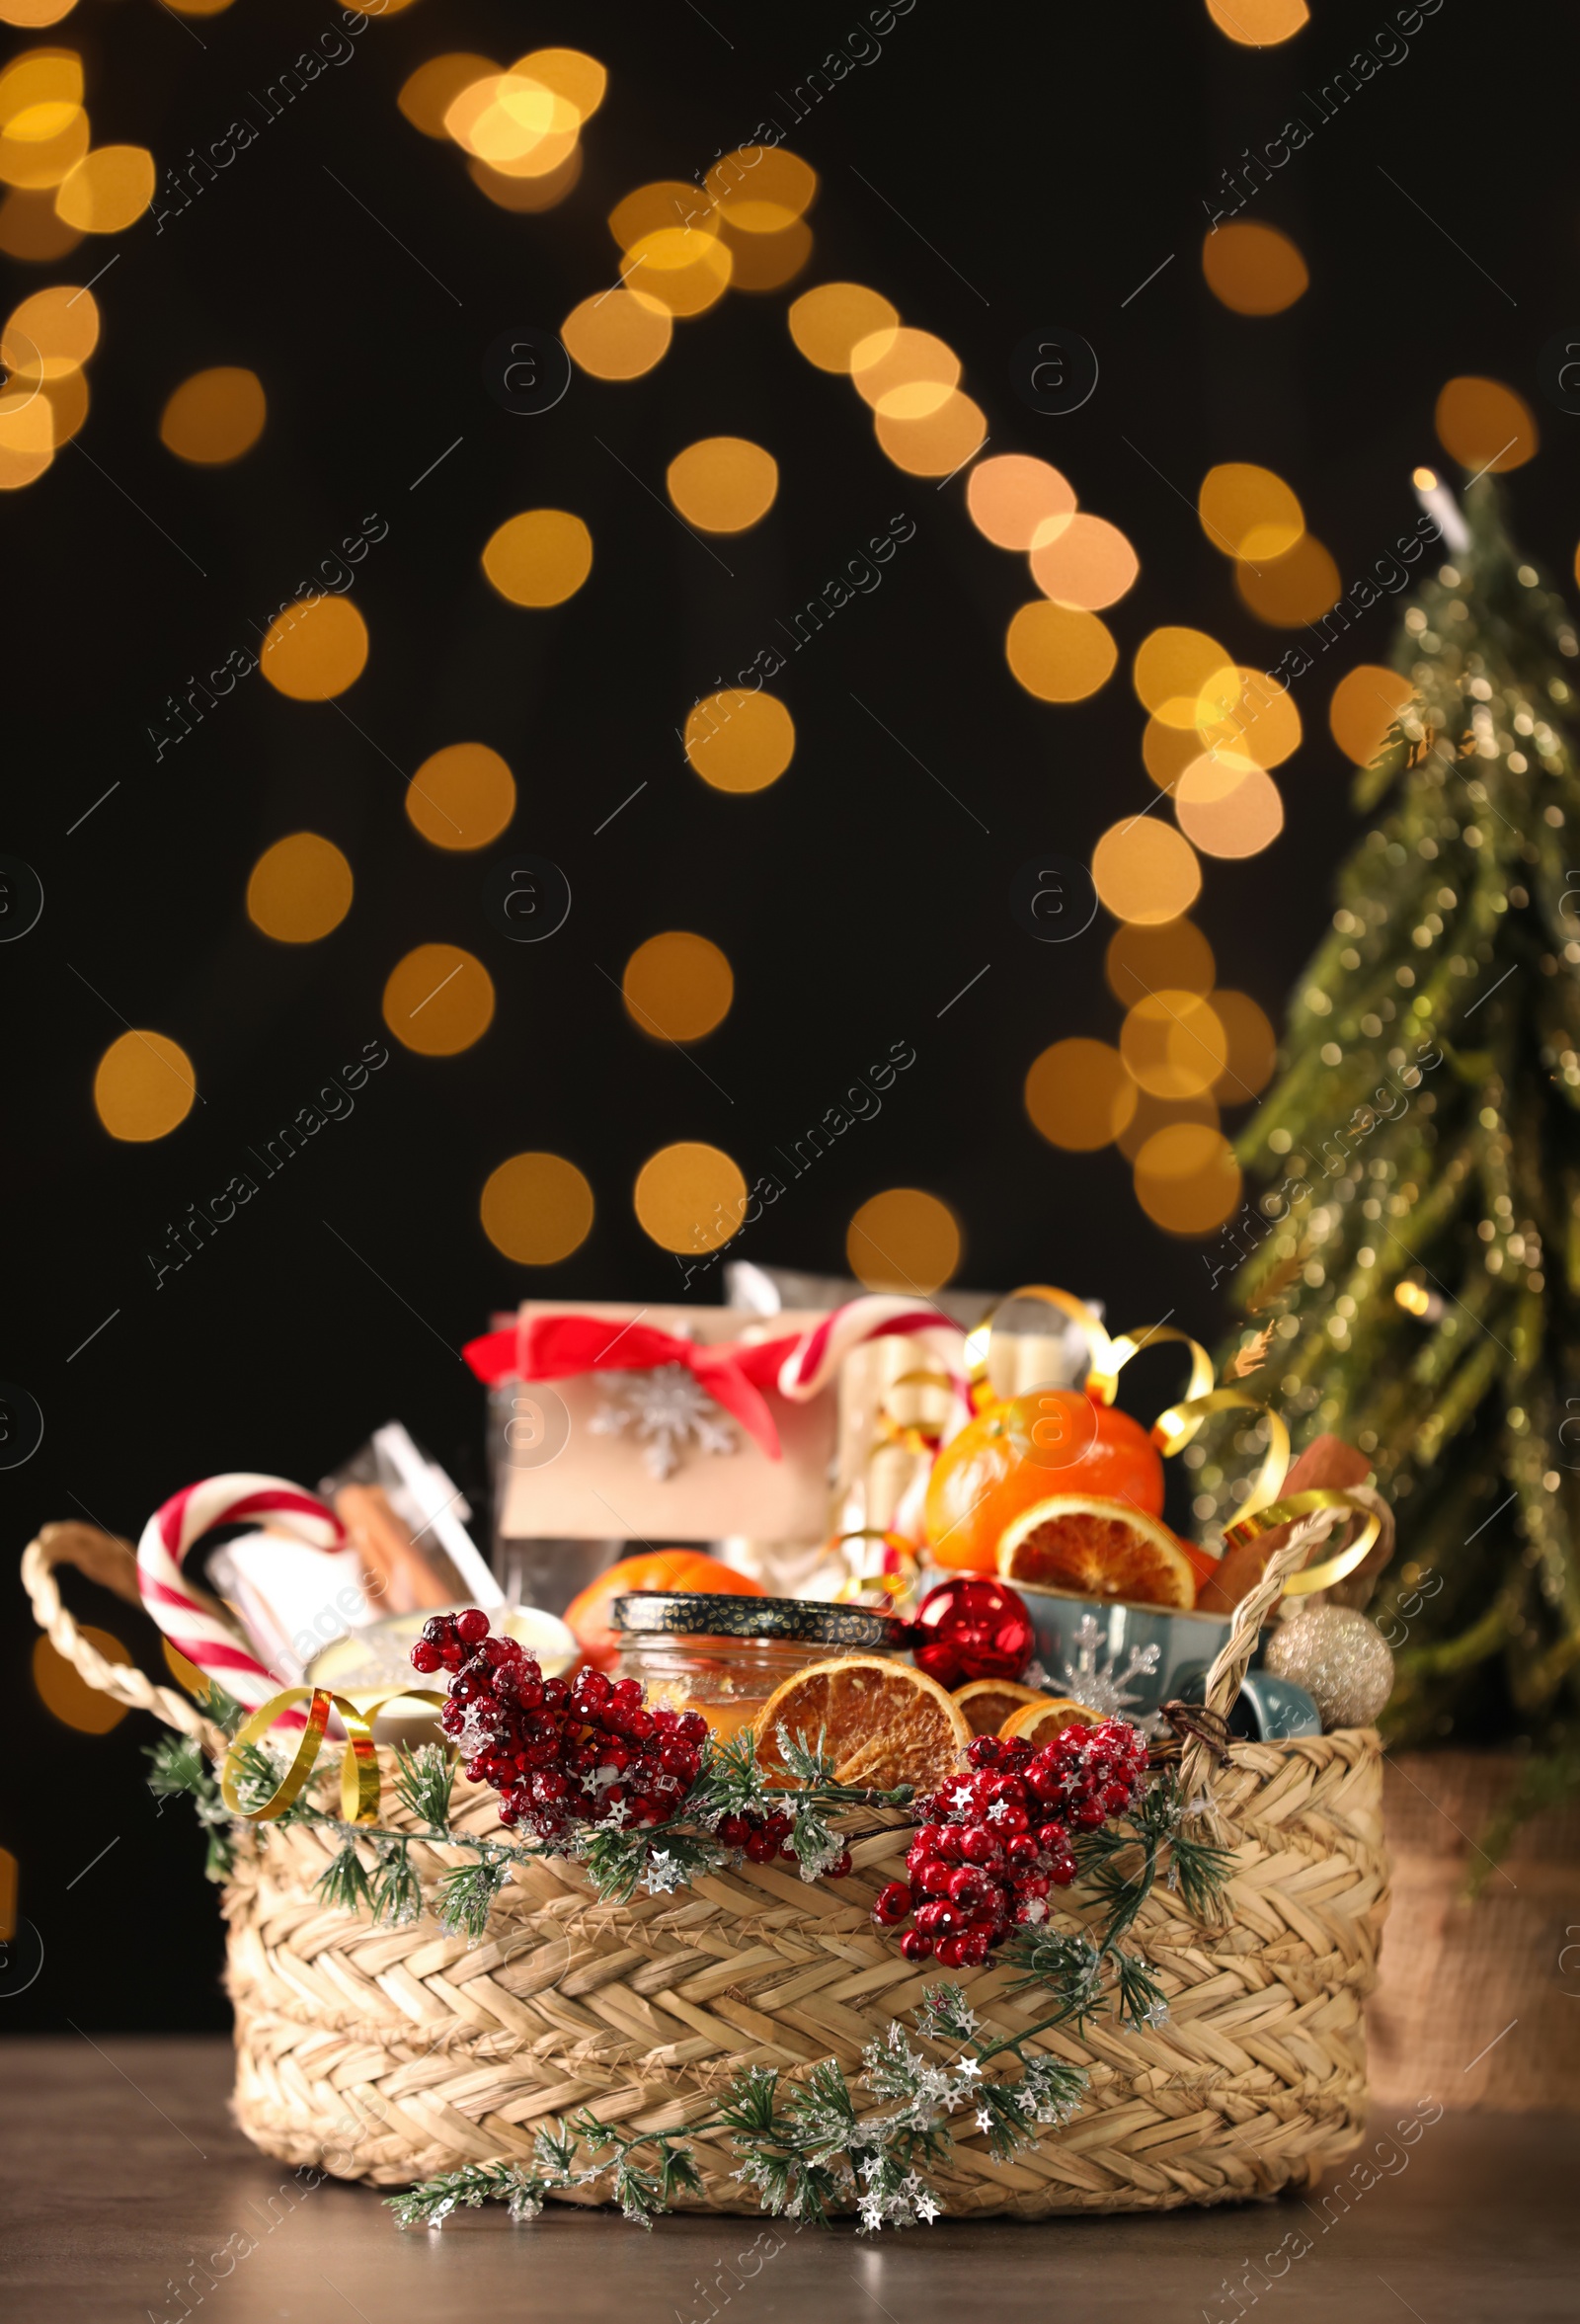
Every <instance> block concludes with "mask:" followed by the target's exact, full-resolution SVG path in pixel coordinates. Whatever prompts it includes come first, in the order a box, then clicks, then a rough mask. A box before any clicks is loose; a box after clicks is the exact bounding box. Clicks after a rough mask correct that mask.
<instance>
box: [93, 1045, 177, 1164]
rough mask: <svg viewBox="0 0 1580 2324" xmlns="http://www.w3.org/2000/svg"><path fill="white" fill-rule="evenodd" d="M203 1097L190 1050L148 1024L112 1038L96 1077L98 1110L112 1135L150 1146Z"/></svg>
mask: <svg viewBox="0 0 1580 2324" xmlns="http://www.w3.org/2000/svg"><path fill="white" fill-rule="evenodd" d="M93 1102H94V1109H95V1111H96V1112H97V1114H98V1116H99V1119H100V1120H101V1122H103V1124H104V1126H105V1128H106V1129H107V1130H108V1131H109V1132H110V1135H111V1137H112V1138H118V1139H121V1140H122V1141H123V1142H124V1143H126V1144H127V1145H132V1146H145V1145H148V1144H150V1143H151V1142H152V1141H153V1140H154V1139H156V1138H168V1137H169V1135H170V1133H171V1131H172V1130H174V1129H178V1128H179V1127H180V1125H181V1124H182V1123H183V1122H184V1121H185V1120H186V1119H187V1116H188V1115H189V1114H190V1113H191V1111H192V1109H193V1107H194V1105H195V1104H196V1103H197V1075H196V1074H195V1072H194V1070H193V1062H192V1059H191V1058H190V1057H189V1056H188V1055H187V1052H186V1051H185V1049H183V1048H181V1047H180V1045H179V1044H178V1043H177V1042H175V1041H172V1040H170V1039H169V1038H168V1036H167V1035H166V1034H164V1033H155V1032H152V1031H150V1030H149V1029H148V1028H147V1027H146V1026H144V1027H142V1028H140V1029H139V1028H135V1027H133V1028H130V1029H128V1030H127V1031H126V1032H124V1033H122V1034H120V1035H119V1037H118V1039H117V1040H114V1041H112V1042H111V1044H110V1047H109V1048H108V1049H107V1050H106V1051H105V1053H104V1055H103V1057H102V1058H101V1059H100V1060H99V1070H98V1072H97V1073H96V1074H95V1075H94V1079H93Z"/></svg>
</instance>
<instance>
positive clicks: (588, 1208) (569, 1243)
mask: <svg viewBox="0 0 1580 2324" xmlns="http://www.w3.org/2000/svg"><path fill="white" fill-rule="evenodd" d="M478 1212H479V1215H480V1217H481V1219H482V1222H483V1232H484V1234H485V1235H486V1236H487V1237H488V1239H489V1241H490V1242H492V1243H493V1245H494V1247H495V1249H496V1250H502V1251H503V1252H504V1253H505V1256H506V1257H507V1258H508V1259H514V1261H515V1263H516V1265H517V1266H521V1267H552V1266H554V1265H556V1264H557V1262H558V1261H559V1260H560V1259H566V1258H569V1257H570V1255H571V1253H572V1251H573V1250H580V1248H581V1246H582V1244H583V1243H584V1242H586V1241H587V1239H588V1237H589V1235H591V1234H592V1232H593V1189H592V1187H591V1186H590V1185H589V1184H588V1182H587V1179H586V1178H585V1177H584V1176H583V1174H582V1172H581V1171H580V1170H579V1169H578V1168H577V1166H576V1164H575V1162H567V1161H566V1160H565V1158H564V1156H563V1155H558V1154H513V1155H512V1156H511V1158H510V1160H509V1161H508V1162H501V1163H500V1165H499V1167H498V1169H496V1170H491V1171H490V1172H489V1175H488V1179H487V1182H486V1183H485V1185H484V1188H483V1195H482V1200H481V1201H480V1203H479V1204H478Z"/></svg>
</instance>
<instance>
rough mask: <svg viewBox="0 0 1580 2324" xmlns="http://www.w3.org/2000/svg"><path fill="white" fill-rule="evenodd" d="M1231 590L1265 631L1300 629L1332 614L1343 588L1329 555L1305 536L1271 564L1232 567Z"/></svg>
mask: <svg viewBox="0 0 1580 2324" xmlns="http://www.w3.org/2000/svg"><path fill="white" fill-rule="evenodd" d="M1234 587H1235V589H1236V590H1237V591H1238V592H1239V596H1240V601H1241V602H1242V603H1243V604H1244V605H1245V606H1246V607H1247V608H1248V609H1249V610H1250V611H1251V612H1252V613H1254V614H1255V615H1256V618H1257V619H1258V621H1265V622H1266V623H1267V624H1268V626H1269V628H1271V629H1304V627H1305V625H1306V624H1307V623H1308V622H1311V621H1320V620H1321V618H1322V615H1323V614H1324V613H1327V612H1330V611H1331V610H1332V608H1333V606H1335V605H1336V604H1337V603H1338V601H1339V596H1340V593H1341V591H1342V590H1343V587H1344V584H1343V582H1342V581H1341V580H1340V579H1339V569H1338V567H1337V565H1336V564H1335V563H1334V562H1333V559H1332V557H1331V555H1330V554H1329V552H1328V551H1327V550H1326V549H1325V548H1324V547H1323V546H1322V543H1321V542H1320V541H1319V540H1318V539H1317V538H1316V536H1315V534H1314V533H1310V532H1306V533H1303V534H1302V536H1301V538H1300V539H1299V540H1298V541H1297V542H1296V544H1295V546H1294V547H1293V548H1292V549H1290V550H1288V551H1286V553H1285V554H1284V555H1283V556H1282V557H1275V558H1274V559H1273V561H1272V562H1271V564H1266V565H1260V566H1255V567H1253V566H1250V565H1236V566H1235V568H1234Z"/></svg>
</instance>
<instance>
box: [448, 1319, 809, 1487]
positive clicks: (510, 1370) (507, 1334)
mask: <svg viewBox="0 0 1580 2324" xmlns="http://www.w3.org/2000/svg"><path fill="white" fill-rule="evenodd" d="M798 1340H799V1335H798V1334H796V1333H793V1332H792V1333H790V1334H789V1335H788V1336H786V1337H785V1338H783V1339H765V1340H763V1341H761V1342H760V1344H759V1345H757V1346H754V1347H749V1346H746V1345H744V1344H743V1343H742V1342H741V1341H739V1340H726V1341H723V1342H722V1343H720V1344H717V1345H715V1346H713V1347H703V1346H699V1345H697V1344H696V1342H694V1341H692V1340H689V1339H675V1338H673V1337H672V1335H671V1334H670V1333H669V1332H668V1331H656V1330H655V1329H654V1328H653V1326H652V1325H651V1324H649V1323H620V1324H614V1323H609V1322H600V1321H599V1320H598V1319H596V1318H595V1317H593V1316H537V1317H534V1318H533V1320H532V1321H531V1322H529V1323H524V1324H522V1325H521V1326H520V1328H519V1329H518V1330H511V1331H490V1332H487V1333H485V1334H484V1336H483V1337H482V1338H481V1339H473V1340H469V1341H468V1342H467V1344H466V1346H465V1348H464V1349H463V1350H462V1353H463V1354H464V1355H465V1357H466V1360H467V1362H468V1363H469V1364H470V1365H471V1367H472V1370H473V1371H474V1372H475V1373H476V1374H477V1376H478V1378H479V1380H483V1381H486V1382H487V1383H488V1385H489V1386H490V1387H491V1388H492V1387H493V1386H495V1384H496V1383H497V1382H499V1381H501V1380H505V1379H509V1378H511V1377H513V1376H514V1378H517V1379H520V1380H564V1379H567V1378H569V1377H570V1375H571V1374H572V1373H575V1372H647V1371H651V1370H652V1369H653V1367H654V1366H655V1365H658V1364H683V1365H684V1366H685V1368H686V1370H687V1371H688V1372H689V1373H690V1374H691V1375H692V1377H693V1378H694V1379H695V1380H696V1382H697V1385H698V1386H699V1387H700V1388H704V1389H706V1391H707V1393H708V1395H709V1396H711V1397H712V1399H713V1401H714V1402H715V1403H716V1404H722V1405H723V1407H724V1409H725V1410H726V1411H727V1412H728V1413H729V1414H730V1415H731V1417H732V1418H733V1419H736V1420H739V1421H740V1423H741V1425H742V1427H743V1428H744V1429H745V1430H746V1432H747V1434H748V1435H749V1436H750V1437H751V1440H752V1442H753V1443H754V1444H757V1445H759V1446H760V1447H761V1449H762V1451H763V1452H764V1453H766V1454H767V1456H768V1459H769V1460H770V1461H777V1460H779V1459H781V1458H782V1455H781V1453H780V1450H779V1431H778V1430H777V1428H775V1426H774V1424H773V1414H772V1413H771V1412H770V1410H769V1409H768V1404H767V1400H766V1399H765V1398H764V1396H763V1394H762V1391H763V1389H764V1388H771V1387H772V1386H773V1385H774V1384H775V1382H776V1381H777V1380H778V1377H779V1371H780V1367H781V1366H782V1364H783V1363H784V1360H785V1358H786V1357H787V1356H788V1355H789V1353H790V1351H791V1349H792V1348H793V1347H795V1346H796V1345H797V1344H798Z"/></svg>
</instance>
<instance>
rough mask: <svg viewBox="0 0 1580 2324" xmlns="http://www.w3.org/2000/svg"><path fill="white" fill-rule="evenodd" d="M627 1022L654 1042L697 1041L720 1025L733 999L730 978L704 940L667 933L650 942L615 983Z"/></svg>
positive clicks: (716, 951)
mask: <svg viewBox="0 0 1580 2324" xmlns="http://www.w3.org/2000/svg"><path fill="white" fill-rule="evenodd" d="M620 991H621V993H622V994H623V995H624V997H625V1006H626V1013H627V1015H628V1016H629V1017H630V1019H631V1022H632V1023H633V1024H634V1025H636V1026H637V1027H638V1028H639V1029H640V1030H641V1031H642V1032H644V1033H646V1034H648V1035H649V1036H650V1038H651V1039H653V1040H655V1041H700V1040H701V1039H702V1037H703V1035H704V1034H705V1033H711V1032H712V1031H713V1030H714V1027H715V1026H716V1025H721V1024H723V1022H724V1020H725V1018H726V1016H728V1014H729V1012H730V1003H731V1002H732V1001H733V1000H734V999H735V975H734V972H733V971H732V969H731V967H730V963H729V961H728V960H726V958H725V956H724V954H723V953H722V952H721V951H720V950H719V947H718V945H717V944H710V943H709V941H708V939H707V937H706V936H694V935H692V934H691V933H690V932H689V931H688V930H687V929H685V928H669V929H666V931H665V932H664V934H663V935H661V936H649V938H648V940H647V942H646V943H645V944H639V945H638V946H637V948H636V950H635V951H634V952H633V953H632V955H631V957H630V959H629V960H628V961H627V962H626V964H625V974H624V976H623V977H622V978H621V980H620Z"/></svg>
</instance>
